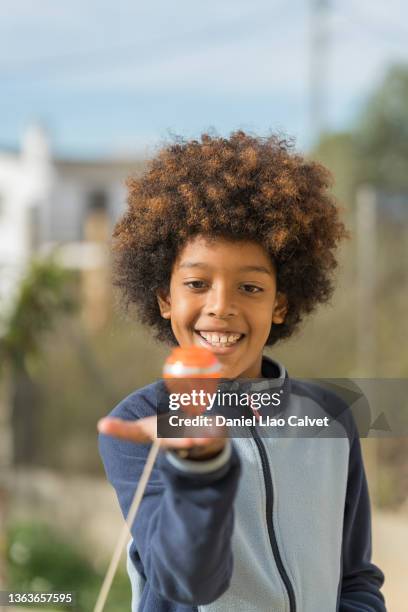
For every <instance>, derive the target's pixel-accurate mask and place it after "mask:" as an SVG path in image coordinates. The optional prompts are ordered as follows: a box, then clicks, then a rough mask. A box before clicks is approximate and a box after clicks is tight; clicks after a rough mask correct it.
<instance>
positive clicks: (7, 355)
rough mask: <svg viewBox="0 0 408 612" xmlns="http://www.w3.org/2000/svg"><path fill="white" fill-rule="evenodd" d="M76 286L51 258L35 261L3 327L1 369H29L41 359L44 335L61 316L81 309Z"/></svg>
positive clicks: (0, 356) (71, 276)
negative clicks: (2, 367) (75, 290)
mask: <svg viewBox="0 0 408 612" xmlns="http://www.w3.org/2000/svg"><path fill="white" fill-rule="evenodd" d="M73 284H74V276H73V274H72V272H69V271H67V270H65V269H63V268H61V267H60V266H59V265H57V264H56V263H55V262H54V261H53V260H52V259H51V258H50V259H45V260H44V259H41V260H33V261H32V263H31V265H30V267H29V269H28V271H27V274H26V276H25V278H24V279H23V281H22V283H21V286H20V288H19V292H18V295H17V298H16V301H15V304H14V308H13V309H12V311H11V313H10V314H9V315H8V317H7V320H6V321H4V322H3V324H2V328H3V329H4V332H3V335H2V337H0V365H1V364H4V363H8V364H9V365H10V366H11V368H12V369H14V370H22V369H27V362H28V361H29V360H30V359H35V358H36V357H38V355H39V353H40V350H41V341H42V338H43V335H44V334H45V333H46V332H49V331H50V330H52V329H53V327H54V326H55V322H56V320H57V318H58V317H59V316H60V315H62V314H69V313H72V312H74V311H75V310H76V309H77V302H76V299H75V297H74V291H73Z"/></svg>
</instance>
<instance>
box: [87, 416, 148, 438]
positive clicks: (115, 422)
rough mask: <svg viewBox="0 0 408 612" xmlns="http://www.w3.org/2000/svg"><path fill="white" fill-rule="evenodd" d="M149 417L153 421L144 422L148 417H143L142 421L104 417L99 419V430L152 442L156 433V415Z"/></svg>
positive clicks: (117, 435) (120, 436) (111, 434)
mask: <svg viewBox="0 0 408 612" xmlns="http://www.w3.org/2000/svg"><path fill="white" fill-rule="evenodd" d="M148 418H149V419H153V422H152V423H143V421H146V420H147V419H141V420H140V421H124V420H123V419H115V418H104V419H101V420H100V421H98V431H99V432H100V433H102V434H106V435H108V436H115V437H117V438H122V439H123V440H129V441H130V442H139V443H146V442H151V440H152V438H154V437H155V433H156V431H155V430H156V425H155V420H156V417H148Z"/></svg>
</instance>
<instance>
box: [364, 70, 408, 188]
mask: <svg viewBox="0 0 408 612" xmlns="http://www.w3.org/2000/svg"><path fill="white" fill-rule="evenodd" d="M354 137H355V148H356V152H357V154H358V166H359V168H358V174H359V179H360V182H368V183H371V184H372V185H375V186H378V187H382V188H387V189H389V190H390V191H404V190H407V189H408V172H407V166H408V66H406V65H397V66H393V67H392V68H391V69H390V70H389V71H388V73H387V74H386V76H385V78H384V80H383V82H382V83H381V84H380V86H379V87H378V88H377V89H376V91H374V93H373V94H372V96H371V98H370V99H369V100H368V103H367V104H366V105H365V107H364V109H363V112H362V114H361V117H360V118H359V121H358V123H357V126H356V130H355V134H354Z"/></svg>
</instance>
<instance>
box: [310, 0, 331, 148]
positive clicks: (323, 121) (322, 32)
mask: <svg viewBox="0 0 408 612" xmlns="http://www.w3.org/2000/svg"><path fill="white" fill-rule="evenodd" d="M329 11H330V0H310V75H309V87H310V94H309V95H310V109H309V113H310V117H309V121H310V134H311V140H312V142H316V141H317V140H318V139H319V137H320V136H321V135H322V133H323V132H324V131H325V130H326V129H327V125H328V116H327V115H328V113H327V106H328V77H329V52H330V33H329Z"/></svg>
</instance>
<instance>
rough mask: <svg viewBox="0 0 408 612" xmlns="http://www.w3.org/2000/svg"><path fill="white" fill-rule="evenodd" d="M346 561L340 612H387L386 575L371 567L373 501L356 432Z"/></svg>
mask: <svg viewBox="0 0 408 612" xmlns="http://www.w3.org/2000/svg"><path fill="white" fill-rule="evenodd" d="M342 558H343V576H342V584H341V593H340V607H339V610H340V612H385V611H386V607H385V602H384V597H383V595H382V594H381V592H380V588H381V587H382V585H383V582H384V574H383V573H382V571H381V570H380V569H379V568H378V567H377V566H376V565H374V564H373V563H371V513H370V500H369V494H368V487H367V480H366V476H365V471H364V465H363V459H362V455H361V446H360V439H359V436H358V433H357V432H356V431H355V433H354V436H353V438H352V441H351V446H350V458H349V473H348V484H347V494H346V504H345V514H344V526H343V555H342Z"/></svg>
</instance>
